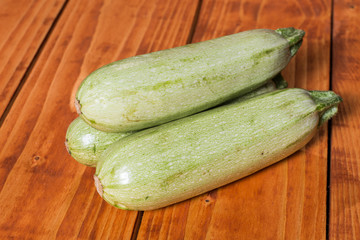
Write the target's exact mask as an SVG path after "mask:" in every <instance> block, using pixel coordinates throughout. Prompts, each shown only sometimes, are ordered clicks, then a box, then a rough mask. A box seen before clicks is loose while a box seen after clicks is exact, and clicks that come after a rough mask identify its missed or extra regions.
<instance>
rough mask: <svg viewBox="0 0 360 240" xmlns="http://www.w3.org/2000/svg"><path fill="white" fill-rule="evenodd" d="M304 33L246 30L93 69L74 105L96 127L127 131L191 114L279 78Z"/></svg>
mask: <svg viewBox="0 0 360 240" xmlns="http://www.w3.org/2000/svg"><path fill="white" fill-rule="evenodd" d="M303 36H304V31H302V30H297V29H294V28H285V29H278V30H276V31H274V30H268V29H257V30H251V31H245V32H241V33H237V34H233V35H229V36H225V37H221V38H217V39H213V40H209V41H204V42H200V43H194V44H189V45H186V46H182V47H177V48H172V49H167V50H163V51H158V52H153V53H150V54H145V55H140V56H135V57H131V58H127V59H123V60H120V61H117V62H114V63H111V64H109V65H106V66H104V67H102V68H100V69H98V70H96V71H94V72H93V73H91V74H90V75H89V76H88V77H87V78H86V79H85V80H84V81H83V82H82V84H81V86H80V87H79V89H78V91H77V93H76V101H75V104H76V107H77V109H78V112H79V114H80V115H81V117H82V118H83V119H84V120H85V121H87V122H88V123H89V124H90V125H91V126H93V127H94V128H97V129H99V130H103V131H108V132H127V131H132V130H140V129H144V128H148V127H152V126H156V125H159V124H162V123H165V122H169V121H171V120H174V119H178V118H181V117H184V116H188V115H191V114H194V113H197V112H200V111H202V110H205V109H208V108H211V107H214V106H216V105H219V104H221V103H223V102H225V101H228V100H230V99H233V98H235V97H238V96H241V95H243V94H245V93H247V92H250V91H252V90H254V89H256V88H258V87H260V86H262V85H264V84H265V83H266V82H267V81H268V80H270V79H271V78H273V77H274V76H275V75H277V74H278V73H279V72H280V71H281V70H282V69H283V68H284V67H285V66H286V65H287V64H288V63H289V61H290V59H291V57H292V56H293V55H294V54H295V53H296V51H297V50H298V49H299V47H300V45H301V42H302V38H303Z"/></svg>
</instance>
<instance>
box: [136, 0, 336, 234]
mask: <svg viewBox="0 0 360 240" xmlns="http://www.w3.org/2000/svg"><path fill="white" fill-rule="evenodd" d="M330 17H331V3H330V1H307V2H301V4H300V3H299V2H298V1H293V0H287V1H279V2H276V1H275V2H274V1H236V0H204V1H203V4H202V8H201V12H200V16H199V22H198V24H197V28H196V30H195V35H194V42H198V41H203V40H207V39H212V38H215V37H220V36H223V35H227V34H232V33H235V32H239V31H242V30H247V29H253V28H272V29H276V28H279V27H289V26H294V27H298V28H302V29H304V30H305V31H306V33H307V34H306V37H305V40H304V43H303V46H302V48H301V50H300V51H299V53H298V55H297V56H296V57H295V58H294V59H293V60H292V62H291V63H290V64H289V66H288V67H287V68H286V70H285V71H284V75H285V78H286V79H287V80H288V81H289V83H290V86H292V87H293V86H297V87H303V88H307V89H320V90H321V89H322V90H325V89H328V87H329V71H330V67H329V58H330V55H329V53H330ZM314 21H316V24H314ZM326 181H327V131H326V126H323V127H322V128H321V129H320V131H319V133H318V134H317V135H316V137H315V138H314V139H313V140H312V141H311V142H310V143H309V144H308V145H307V146H306V147H305V148H304V149H302V150H301V151H299V152H297V153H296V154H294V155H293V156H291V157H289V158H288V159H286V160H285V161H282V162H280V163H278V164H276V165H274V166H271V167H269V168H267V169H265V170H263V171H261V172H259V173H256V174H254V175H252V176H250V177H247V178H245V179H243V180H241V181H238V182H236V183H233V184H229V185H227V186H225V187H222V188H219V189H218V190H214V191H212V192H210V193H206V194H203V195H201V196H199V197H196V198H193V199H191V200H188V201H185V202H183V203H180V204H177V205H174V206H170V207H168V208H165V209H160V210H156V211H149V212H145V213H144V215H143V219H142V224H141V227H140V231H139V238H140V239H158V238H159V239H173V238H172V237H173V236H174V235H177V234H178V233H181V235H179V236H180V237H179V239H182V236H184V238H185V239H324V238H325V236H326ZM170 215H171V217H170V218H169V217H168V216H170ZM164 219H166V221H165V220H164ZM179 219H183V221H184V222H183V223H182V224H179V225H178V227H177V228H176V229H175V228H174V227H172V226H174V225H175V224H176V222H177V221H178V220H179Z"/></svg>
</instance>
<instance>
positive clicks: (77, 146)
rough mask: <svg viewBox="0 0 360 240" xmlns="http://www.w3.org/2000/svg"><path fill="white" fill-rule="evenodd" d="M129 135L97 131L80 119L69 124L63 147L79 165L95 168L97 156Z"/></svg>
mask: <svg viewBox="0 0 360 240" xmlns="http://www.w3.org/2000/svg"><path fill="white" fill-rule="evenodd" d="M130 134H131V132H129V133H109V132H102V131H99V130H97V129H95V128H93V127H91V126H89V124H87V123H86V122H85V121H84V120H82V119H81V118H80V117H78V118H76V119H75V120H74V121H72V122H71V124H70V125H69V127H68V129H67V131H66V140H65V145H66V149H67V150H68V152H69V153H70V155H71V156H72V157H73V158H74V159H75V160H76V161H78V162H79V163H82V164H85V165H87V166H91V167H95V166H96V163H97V161H98V157H99V155H100V154H101V153H102V152H103V151H104V150H105V149H106V148H107V147H108V146H109V145H110V144H112V143H114V142H116V141H117V140H119V139H120V138H123V137H125V136H128V135H130Z"/></svg>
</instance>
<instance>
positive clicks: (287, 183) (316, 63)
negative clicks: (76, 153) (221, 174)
mask: <svg viewBox="0 0 360 240" xmlns="http://www.w3.org/2000/svg"><path fill="white" fill-rule="evenodd" d="M359 16H360V5H359V3H358V2H356V1H351V0H346V1H339V0H335V1H333V2H331V1H330V0H315V1H301V2H299V1H295V0H285V1H269V0H254V1H249V0H198V1H190V0H173V1H167V0H147V1H146V0H134V1H125V0H117V1H116V0H94V1H86V0H66V1H65V0H50V1H44V0H37V1H35V0H31V1H24V0H18V1H11V0H0V50H1V58H0V100H1V101H0V115H2V117H1V119H0V146H2V148H1V150H0V239H54V238H58V239H325V238H329V239H359V236H360V219H359V216H360V205H359V199H360V184H359V182H360V174H359V173H360V164H359V155H360V153H359V149H358V146H359V140H358V139H359V137H360V133H359V127H358V125H359V114H360V103H359V97H358V96H359V94H358V93H357V89H358V87H360V86H358V85H359V83H358V78H359V77H360V70H359V69H360V65H359V62H360V61H359V57H358V56H357V55H358V51H357V50H358V49H359V47H360V41H359V37H358V35H359V34H358V33H359V23H360V17H359ZM288 26H294V27H297V28H302V29H304V30H305V31H306V36H305V40H304V42H303V46H302V47H301V49H300V51H299V52H298V54H297V55H296V57H295V58H294V59H293V60H292V61H291V63H290V64H289V66H288V67H287V68H286V69H285V70H284V76H285V78H286V80H287V81H288V82H289V85H290V87H294V86H295V87H302V88H306V89H322V90H325V89H328V88H330V87H332V88H333V90H334V91H335V92H337V93H339V94H340V95H341V96H342V97H343V98H344V102H343V103H342V104H341V105H340V111H339V114H338V115H337V116H336V117H335V118H334V119H333V120H332V122H331V123H330V124H329V125H328V126H327V125H326V126H323V127H321V129H320V130H319V132H318V134H317V135H316V136H315V137H314V139H313V140H312V141H311V142H310V143H309V144H308V145H307V146H306V147H305V148H303V149H301V150H300V151H299V152H297V153H296V154H294V155H293V156H291V157H289V158H287V159H286V160H284V161H281V162H280V163H278V164H275V165H273V166H271V167H269V168H266V169H264V170H262V171H260V172H258V173H256V174H254V175H252V176H249V177H247V178H245V179H242V180H240V181H237V182H235V183H232V184H229V185H227V186H224V187H222V188H219V189H216V190H214V191H211V192H209V193H206V194H203V195H201V196H198V197H195V198H193V199H190V200H188V201H184V202H181V203H178V204H175V205H173V206H169V207H167V208H163V209H160V210H155V211H148V212H135V211H122V210H119V209H116V208H114V207H112V206H110V205H109V204H107V203H106V202H105V201H104V200H103V199H101V198H100V196H99V195H98V194H97V193H96V190H95V187H94V183H93V180H92V176H93V173H94V169H93V168H89V167H84V166H82V165H80V164H78V163H77V162H76V161H75V160H73V159H72V158H71V157H70V156H69V155H68V154H67V152H66V150H65V147H64V137H65V131H66V129H67V126H68V125H69V123H70V122H71V121H72V120H73V119H74V118H75V117H76V116H77V115H76V111H75V108H74V106H73V100H74V94H75V91H76V89H77V87H78V86H79V84H80V82H81V81H82V79H83V78H84V77H86V76H87V75H88V74H89V73H90V72H91V71H93V70H94V69H96V68H98V67H100V66H102V65H104V64H107V63H109V62H111V61H114V60H117V59H120V58H125V57H129V56H133V55H137V54H142V53H147V52H152V51H156V50H160V49H165V48H170V47H174V46H180V45H184V44H186V43H187V42H190V41H192V42H199V41H203V40H207V39H212V38H216V37H219V36H223V35H227V34H232V33H235V32H239V31H243V30H248V29H253V28H273V29H275V28H279V27H288ZM330 46H332V48H331V49H330ZM331 51H332V52H331ZM331 60H332V61H331ZM330 78H331V80H332V82H331V85H330V84H329V83H330ZM328 128H329V129H330V132H328V131H327V129H328ZM328 134H330V135H331V138H330V139H328ZM328 143H330V144H331V145H328ZM328 153H330V156H328ZM328 158H329V159H328ZM328 161H329V162H330V165H328ZM328 173H329V175H327V174H328ZM327 184H329V186H327ZM328 190H329V191H328ZM326 223H328V225H326Z"/></svg>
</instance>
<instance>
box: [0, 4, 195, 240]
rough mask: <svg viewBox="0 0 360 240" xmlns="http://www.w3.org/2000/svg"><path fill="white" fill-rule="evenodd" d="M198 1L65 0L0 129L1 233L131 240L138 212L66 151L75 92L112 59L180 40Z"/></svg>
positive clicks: (6, 235) (181, 42)
mask: <svg viewBox="0 0 360 240" xmlns="http://www.w3.org/2000/svg"><path fill="white" fill-rule="evenodd" d="M196 5H197V2H194V1H183V0H182V1H181V0H177V1H166V0H152V1H149V0H135V1H125V0H121V1H119V0H118V1H115V0H113V1H110V0H103V1H101V0H98V1H87V0H70V1H69V3H68V4H67V6H66V8H65V9H64V11H63V13H62V15H61V16H60V18H59V21H58V23H57V25H56V27H55V28H54V30H53V32H52V33H51V35H50V37H49V39H48V41H47V42H46V45H45V46H44V48H43V51H42V52H41V54H40V55H39V57H38V59H37V61H36V63H35V65H34V67H33V70H32V71H31V73H30V75H29V77H28V78H27V79H26V82H25V84H24V86H23V88H22V90H21V91H20V93H19V95H18V96H17V98H16V100H15V102H14V104H13V106H12V107H11V109H10V111H9V113H8V115H7V117H6V119H5V121H4V123H3V125H2V126H1V128H0V136H1V138H0V144H1V146H3V147H2V149H1V150H0V159H1V160H0V212H1V217H0V238H1V239H7V238H13V239H53V238H55V237H57V238H60V239H107V238H109V239H130V238H131V236H132V233H133V228H134V224H135V221H136V217H137V212H135V211H132V212H131V211H122V210H119V209H116V208H114V207H112V206H110V205H109V204H107V203H106V202H105V201H103V200H102V199H101V198H100V196H99V195H98V194H97V193H96V191H95V187H94V184H93V179H92V175H93V173H94V169H92V168H88V167H85V166H82V165H80V164H78V163H77V162H76V161H75V160H73V159H72V158H71V157H70V156H69V155H68V153H67V152H66V150H65V147H64V138H65V132H66V129H67V126H68V125H69V123H70V122H71V121H72V120H73V119H74V118H75V117H76V113H75V109H74V107H73V98H74V92H75V91H76V88H77V86H78V85H79V83H80V82H81V80H82V79H83V78H84V77H85V76H86V75H88V74H89V73H90V72H91V71H92V70H94V69H96V68H98V67H100V66H102V65H104V64H107V63H109V62H111V61H113V60H116V59H120V58H125V57H128V56H132V55H135V54H140V53H146V52H150V51H155V50H159V49H163V48H170V47H174V46H177V45H184V44H185V43H186V41H187V39H188V35H189V32H190V31H191V26H192V20H193V18H194V14H195V11H196Z"/></svg>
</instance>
